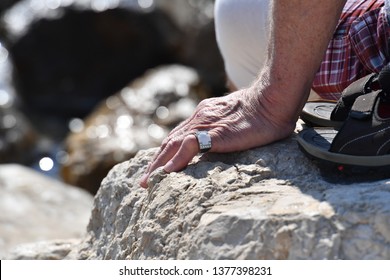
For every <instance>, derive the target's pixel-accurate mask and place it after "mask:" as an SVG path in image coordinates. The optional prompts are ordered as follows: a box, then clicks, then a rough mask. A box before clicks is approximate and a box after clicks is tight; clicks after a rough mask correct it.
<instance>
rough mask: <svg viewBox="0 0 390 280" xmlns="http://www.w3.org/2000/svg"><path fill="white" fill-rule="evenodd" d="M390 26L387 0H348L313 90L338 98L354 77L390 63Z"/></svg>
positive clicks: (333, 98)
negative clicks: (389, 41)
mask: <svg viewBox="0 0 390 280" xmlns="http://www.w3.org/2000/svg"><path fill="white" fill-rule="evenodd" d="M389 35H390V26H389V22H388V20H387V17H386V12H385V7H384V0H358V1H356V0H348V1H347V3H346V5H345V7H344V9H343V12H342V15H341V17H340V20H339V23H338V25H337V28H336V30H335V33H334V35H333V39H332V40H331V41H330V43H329V46H328V49H327V51H326V54H325V58H324V60H323V61H322V63H321V66H320V68H319V70H318V72H317V74H316V76H315V79H314V82H313V86H312V88H313V90H314V91H315V92H316V93H318V94H319V95H320V96H321V97H322V98H324V99H331V100H337V99H339V97H340V93H341V91H342V90H343V89H344V88H346V87H347V86H348V85H349V84H350V83H352V82H353V81H355V80H357V79H359V78H361V77H363V76H365V75H368V74H370V73H373V72H376V73H377V72H379V71H380V70H381V69H382V67H383V66H385V65H386V64H388V63H389V59H390V58H389V53H388V47H389V46H388V44H389V43H388V39H389V38H390V36H389Z"/></svg>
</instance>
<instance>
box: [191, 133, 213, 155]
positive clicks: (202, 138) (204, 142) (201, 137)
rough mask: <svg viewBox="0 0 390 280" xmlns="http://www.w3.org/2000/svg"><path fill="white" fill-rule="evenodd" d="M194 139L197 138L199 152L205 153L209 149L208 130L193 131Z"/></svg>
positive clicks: (209, 138)
mask: <svg viewBox="0 0 390 280" xmlns="http://www.w3.org/2000/svg"><path fill="white" fill-rule="evenodd" d="M195 136H196V139H197V140H198V144H199V150H200V152H201V153H205V152H207V151H208V150H210V149H211V137H210V135H209V132H208V131H206V130H200V131H197V132H196V133H195Z"/></svg>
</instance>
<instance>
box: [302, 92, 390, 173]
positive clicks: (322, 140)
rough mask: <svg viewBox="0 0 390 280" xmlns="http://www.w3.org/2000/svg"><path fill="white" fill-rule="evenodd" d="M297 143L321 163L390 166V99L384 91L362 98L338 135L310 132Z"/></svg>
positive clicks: (325, 130)
mask: <svg viewBox="0 0 390 280" xmlns="http://www.w3.org/2000/svg"><path fill="white" fill-rule="evenodd" d="M297 139H298V144H299V146H300V148H301V149H302V150H303V151H304V152H305V153H307V154H309V155H310V156H311V157H314V158H316V159H319V160H323V161H327V162H331V163H337V164H344V165H352V166H365V167H384V166H389V165H390V95H388V94H386V92H385V91H382V90H377V91H373V92H371V93H367V94H365V95H360V96H359V97H357V98H356V100H355V102H354V103H353V106H352V108H351V109H350V110H349V114H348V117H347V119H346V120H345V121H344V123H343V125H342V126H341V128H340V129H339V130H338V131H337V130H334V129H332V128H306V129H303V130H302V131H301V132H300V133H299V134H298V137H297Z"/></svg>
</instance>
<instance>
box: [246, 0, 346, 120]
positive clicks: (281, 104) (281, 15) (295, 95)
mask: <svg viewBox="0 0 390 280" xmlns="http://www.w3.org/2000/svg"><path fill="white" fill-rule="evenodd" d="M345 2H346V1H345V0H327V1H324V0H289V1H284V0H275V1H273V4H272V16H271V19H272V21H271V28H270V30H271V31H270V40H269V49H268V57H267V60H266V63H265V66H264V68H263V69H262V71H261V72H260V75H259V77H258V79H257V80H256V81H255V83H254V84H253V88H254V89H255V91H256V90H257V91H258V92H259V98H260V99H261V102H260V103H262V104H263V106H264V107H265V108H266V109H267V110H272V114H274V116H273V117H275V118H276V119H278V118H279V119H280V121H285V122H288V121H294V122H295V121H296V119H297V118H298V115H299V113H300V110H301V109H302V107H303V105H304V103H305V101H306V99H307V97H308V94H309V92H310V87H311V84H312V81H313V79H314V75H315V73H316V71H317V69H318V67H319V65H320V63H321V61H322V59H323V56H324V53H325V51H326V48H327V46H328V43H329V40H330V39H331V37H332V34H333V32H334V30H335V27H336V25H337V22H338V19H339V17H340V13H341V11H342V8H343V6H344V4H345ZM269 108H271V109H269Z"/></svg>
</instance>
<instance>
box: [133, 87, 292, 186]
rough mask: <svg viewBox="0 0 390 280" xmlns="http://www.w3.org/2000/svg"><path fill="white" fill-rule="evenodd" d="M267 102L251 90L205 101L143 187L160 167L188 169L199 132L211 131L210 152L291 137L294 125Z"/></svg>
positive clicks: (167, 144)
mask: <svg viewBox="0 0 390 280" xmlns="http://www.w3.org/2000/svg"><path fill="white" fill-rule="evenodd" d="M266 103H267V102H266V100H264V99H262V98H261V96H260V97H259V95H258V94H257V93H255V92H254V91H253V90H250V89H246V90H241V91H236V92H233V93H231V94H229V95H226V96H223V97H216V98H210V99H205V100H203V101H201V102H200V103H199V105H198V106H197V108H196V110H195V112H194V113H193V115H192V116H191V117H190V118H188V119H187V120H185V121H184V122H182V123H181V124H180V125H178V126H177V127H176V128H175V129H173V130H172V131H171V133H170V134H169V135H168V137H167V138H166V139H165V140H164V141H163V143H162V145H161V147H160V150H159V151H158V153H157V154H156V156H155V158H154V160H153V161H152V162H151V163H150V164H149V166H148V168H147V170H146V173H145V175H144V176H143V177H142V178H141V182H140V184H141V186H142V187H144V188H146V187H147V179H148V177H149V175H150V173H151V172H153V171H154V170H155V169H156V168H158V167H160V166H164V170H165V171H166V172H168V173H169V172H173V171H179V170H181V169H183V168H184V167H186V166H187V165H188V163H189V162H190V161H191V160H192V158H193V157H194V156H195V155H197V154H198V153H199V145H198V141H197V139H196V137H195V135H194V133H195V132H196V131H198V130H207V131H208V132H209V135H210V136H211V140H212V147H211V149H210V152H217V153H224V152H236V151H242V150H246V149H249V148H253V147H257V146H261V145H265V144H268V143H271V142H274V141H276V140H280V139H282V138H285V137H287V136H288V135H290V134H291V132H292V131H293V129H294V126H292V125H291V123H284V122H281V121H278V120H277V119H276V117H275V116H274V115H273V114H272V108H267V104H266ZM268 107H269V106H268ZM294 124H295V122H294Z"/></svg>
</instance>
